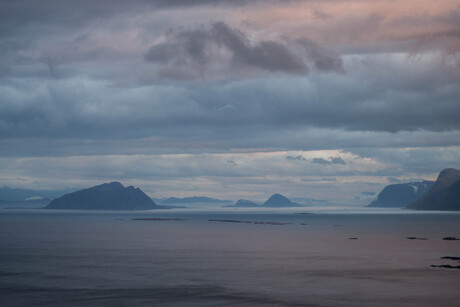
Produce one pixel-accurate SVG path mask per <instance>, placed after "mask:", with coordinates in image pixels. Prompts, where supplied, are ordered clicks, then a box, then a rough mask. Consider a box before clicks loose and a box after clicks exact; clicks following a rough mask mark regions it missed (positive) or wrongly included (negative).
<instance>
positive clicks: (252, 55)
mask: <svg viewBox="0 0 460 307" xmlns="http://www.w3.org/2000/svg"><path fill="white" fill-rule="evenodd" d="M310 49H311V50H310ZM310 49H306V50H307V53H306V55H308V51H313V52H312V55H311V57H314V58H318V63H319V62H321V63H322V64H320V66H321V69H323V70H331V68H332V69H335V67H334V65H333V64H332V65H330V66H328V64H327V63H326V62H327V61H328V60H331V59H332V58H329V57H322V58H320V57H321V56H320V55H319V54H321V52H320V50H319V49H318V48H310ZM145 59H146V60H147V61H148V62H151V63H155V64H156V65H158V66H159V69H158V76H159V77H164V78H170V79H179V80H183V79H194V78H204V77H209V75H211V76H213V72H215V73H220V74H224V75H228V73H229V72H232V73H233V74H237V73H238V74H242V73H243V74H244V73H247V72H251V71H258V70H263V71H269V72H283V73H289V74H306V73H307V72H308V66H307V64H306V63H305V60H304V58H303V57H301V56H299V55H297V54H296V53H295V52H294V51H293V50H291V48H290V46H288V45H287V44H286V43H283V42H277V41H268V40H266V41H260V42H258V43H256V44H252V43H251V42H250V40H249V39H248V37H247V36H246V35H245V34H244V33H243V32H241V31H240V30H238V29H234V28H231V27H229V26H228V25H227V24H225V23H224V22H216V23H213V24H211V25H210V26H209V27H207V26H201V27H198V28H191V29H189V28H187V29H180V30H176V31H173V32H172V33H170V34H169V35H168V36H167V39H166V41H165V42H163V43H159V44H156V45H154V46H152V47H151V48H150V50H149V51H148V52H147V54H146V55H145ZM334 60H335V59H334ZM315 63H316V62H315Z"/></svg>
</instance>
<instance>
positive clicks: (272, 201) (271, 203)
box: [263, 193, 298, 207]
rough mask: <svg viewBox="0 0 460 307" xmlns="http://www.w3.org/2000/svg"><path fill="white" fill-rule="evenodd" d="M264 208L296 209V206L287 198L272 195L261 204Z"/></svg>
mask: <svg viewBox="0 0 460 307" xmlns="http://www.w3.org/2000/svg"><path fill="white" fill-rule="evenodd" d="M263 206H265V207H296V206H298V204H296V203H293V202H292V201H291V200H290V199H289V198H287V197H286V196H284V195H281V194H278V193H276V194H273V195H272V196H270V198H269V199H267V201H266V202H265V203H264V204H263Z"/></svg>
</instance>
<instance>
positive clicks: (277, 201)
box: [225, 194, 303, 208]
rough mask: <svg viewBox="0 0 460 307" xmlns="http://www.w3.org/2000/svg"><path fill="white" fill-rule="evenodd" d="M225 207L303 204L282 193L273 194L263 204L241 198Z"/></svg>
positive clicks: (279, 206) (278, 206)
mask: <svg viewBox="0 0 460 307" xmlns="http://www.w3.org/2000/svg"><path fill="white" fill-rule="evenodd" d="M225 207H237V208H249V207H260V208H283V207H303V206H302V205H300V204H298V203H295V202H292V201H291V200H290V199H289V198H287V197H286V196H284V195H281V194H273V195H272V196H270V198H268V199H267V201H265V202H264V203H263V204H262V205H260V204H258V203H256V202H253V201H251V200H247V199H239V200H238V201H237V202H236V203H235V204H234V205H231V206H225Z"/></svg>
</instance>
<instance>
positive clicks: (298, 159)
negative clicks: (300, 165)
mask: <svg viewBox="0 0 460 307" xmlns="http://www.w3.org/2000/svg"><path fill="white" fill-rule="evenodd" d="M286 159H288V160H294V161H307V159H305V157H304V156H302V155H298V156H287V157H286Z"/></svg>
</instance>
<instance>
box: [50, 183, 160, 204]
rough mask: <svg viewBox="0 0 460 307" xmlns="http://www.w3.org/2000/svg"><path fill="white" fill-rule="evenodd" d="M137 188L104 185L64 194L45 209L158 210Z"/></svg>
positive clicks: (114, 184) (112, 184) (111, 184)
mask: <svg viewBox="0 0 460 307" xmlns="http://www.w3.org/2000/svg"><path fill="white" fill-rule="evenodd" d="M158 208H159V206H157V205H156V204H155V202H153V200H151V199H150V197H148V196H147V195H146V194H145V193H144V192H142V191H141V190H140V189H139V188H134V187H132V186H129V187H126V188H125V187H124V186H123V185H122V184H121V183H119V182H111V183H104V184H101V185H98V186H95V187H92V188H88V189H84V190H81V191H77V192H73V193H69V194H65V195H64V196H62V197H60V198H57V199H54V200H53V201H52V202H51V203H50V204H49V205H48V206H47V207H45V209H75V210H149V209H158Z"/></svg>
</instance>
